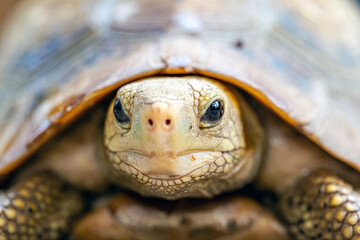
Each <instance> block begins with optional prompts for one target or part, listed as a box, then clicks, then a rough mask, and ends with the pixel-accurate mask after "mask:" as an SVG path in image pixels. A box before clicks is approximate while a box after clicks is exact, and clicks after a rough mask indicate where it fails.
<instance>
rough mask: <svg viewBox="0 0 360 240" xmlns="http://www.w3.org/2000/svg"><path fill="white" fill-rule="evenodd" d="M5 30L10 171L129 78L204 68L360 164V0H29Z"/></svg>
mask: <svg viewBox="0 0 360 240" xmlns="http://www.w3.org/2000/svg"><path fill="white" fill-rule="evenodd" d="M8 15H9V16H8V17H7V20H6V23H5V24H2V25H1V26H3V28H2V31H1V37H0V52H1V56H0V102H1V108H0V174H1V175H3V176H4V175H6V174H8V173H9V172H11V171H12V170H14V169H15V168H16V167H17V166H19V165H20V164H21V163H22V162H23V161H24V160H26V159H27V158H29V156H30V155H31V154H32V153H34V152H35V151H36V150H37V149H38V148H39V147H40V146H42V145H43V144H44V143H45V142H46V141H48V140H49V139H50V138H52V137H53V136H55V135H56V134H57V133H58V132H59V131H61V130H62V129H64V128H65V127H66V126H67V125H69V124H70V123H71V122H73V121H74V120H76V119H77V118H79V117H80V116H81V115H82V114H83V113H84V112H85V111H87V110H89V109H90V107H91V106H92V105H94V104H95V103H97V102H98V101H100V100H101V99H103V98H104V97H105V96H107V95H109V94H111V93H113V92H114V91H115V90H116V89H118V88H119V87H120V86H121V85H123V84H125V83H127V82H130V81H134V80H137V79H141V78H143V77H146V76H153V75H171V74H177V75H179V74H196V75H203V76H208V77H212V78H215V79H218V80H219V81H225V82H229V83H231V84H233V85H235V86H238V87H239V88H241V89H243V90H245V91H247V92H248V93H250V94H251V95H253V96H254V97H255V98H257V99H258V100H259V101H260V102H262V103H263V104H264V105H266V106H267V107H268V108H270V109H271V110H273V111H274V112H275V113H277V114H278V115H279V116H281V117H282V118H283V119H284V120H285V121H286V122H288V123H289V124H291V125H293V126H294V127H295V128H297V129H298V130H299V131H301V132H302V133H303V134H304V135H306V136H307V137H308V138H309V139H311V140H312V141H313V142H314V143H316V144H318V145H319V146H321V147H322V148H323V149H325V150H326V151H328V152H329V153H330V154H332V155H333V156H335V157H337V158H338V159H339V160H341V161H343V162H345V163H347V164H349V165H351V166H352V167H353V168H355V169H357V170H360V107H359V102H360V90H359V89H360V45H359V43H358V40H359V39H360V11H359V8H358V7H357V6H356V3H355V2H353V1H350V0H333V1H326V0H318V1H310V0H303V1H297V0H273V1H267V0H242V1H235V0H233V1H232V0H227V1H215V0H209V1H206V4H205V2H204V1H200V0H188V1H162V0H151V1H127V0H122V1H110V0H109V1H100V0H99V1H95V0H28V1H22V2H21V3H20V4H18V5H17V6H16V8H15V10H14V11H12V13H11V14H8Z"/></svg>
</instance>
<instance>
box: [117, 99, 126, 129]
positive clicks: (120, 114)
mask: <svg viewBox="0 0 360 240" xmlns="http://www.w3.org/2000/svg"><path fill="white" fill-rule="evenodd" d="M114 115H115V118H116V120H117V121H118V122H119V123H122V124H123V123H128V122H130V118H129V117H128V115H126V113H125V111H124V108H123V107H122V105H121V102H120V100H119V99H117V100H116V101H115V104H114Z"/></svg>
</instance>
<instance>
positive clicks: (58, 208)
mask: <svg viewBox="0 0 360 240" xmlns="http://www.w3.org/2000/svg"><path fill="white" fill-rule="evenodd" d="M82 208H83V202H82V199H81V196H80V194H79V193H77V192H76V191H75V190H72V189H71V188H70V187H69V186H67V185H66V184H65V183H63V182H62V181H61V180H60V179H58V178H57V177H54V176H52V175H50V174H45V173H44V174H39V175H35V176H32V177H29V178H27V179H25V180H22V181H20V182H19V183H17V184H15V185H13V186H12V187H11V188H10V189H9V190H7V191H4V192H0V240H5V239H28V240H31V239H47V240H52V239H58V238H59V237H60V236H61V235H62V234H63V233H65V232H66V231H68V230H69V226H70V223H71V220H72V218H73V217H74V216H75V215H77V214H79V212H80V211H81V210H82Z"/></svg>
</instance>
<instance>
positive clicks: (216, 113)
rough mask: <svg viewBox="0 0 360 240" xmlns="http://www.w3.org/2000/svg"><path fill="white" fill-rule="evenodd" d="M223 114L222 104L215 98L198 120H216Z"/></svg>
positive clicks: (212, 121)
mask: <svg viewBox="0 0 360 240" xmlns="http://www.w3.org/2000/svg"><path fill="white" fill-rule="evenodd" d="M223 114H224V104H223V103H222V102H221V101H219V100H216V101H214V102H213V103H212V104H211V105H210V106H209V108H208V109H207V110H206V112H205V114H204V115H203V116H202V117H201V119H200V121H207V122H211V123H214V122H217V121H219V120H220V118H221V117H222V115H223Z"/></svg>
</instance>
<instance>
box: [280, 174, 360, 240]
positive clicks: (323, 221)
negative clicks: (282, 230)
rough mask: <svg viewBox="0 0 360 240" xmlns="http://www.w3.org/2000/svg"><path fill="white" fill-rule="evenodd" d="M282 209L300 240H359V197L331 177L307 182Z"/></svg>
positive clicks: (311, 177) (286, 199)
mask: <svg viewBox="0 0 360 240" xmlns="http://www.w3.org/2000/svg"><path fill="white" fill-rule="evenodd" d="M280 209H281V213H282V215H283V217H284V219H285V220H286V221H287V222H288V224H289V230H290V232H291V233H292V234H293V235H294V236H295V237H296V238H297V239H352V240H359V239H360V194H359V192H356V191H355V190H354V189H353V187H352V186H351V185H350V184H349V183H347V182H345V181H344V180H342V179H341V178H339V177H338V176H336V175H334V174H332V173H329V172H317V173H314V174H311V175H309V176H308V177H306V178H304V179H303V180H302V181H301V182H299V183H298V185H297V186H296V187H295V188H294V189H292V190H291V191H289V192H288V193H287V194H286V195H284V196H283V198H282V200H281V201H280Z"/></svg>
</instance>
